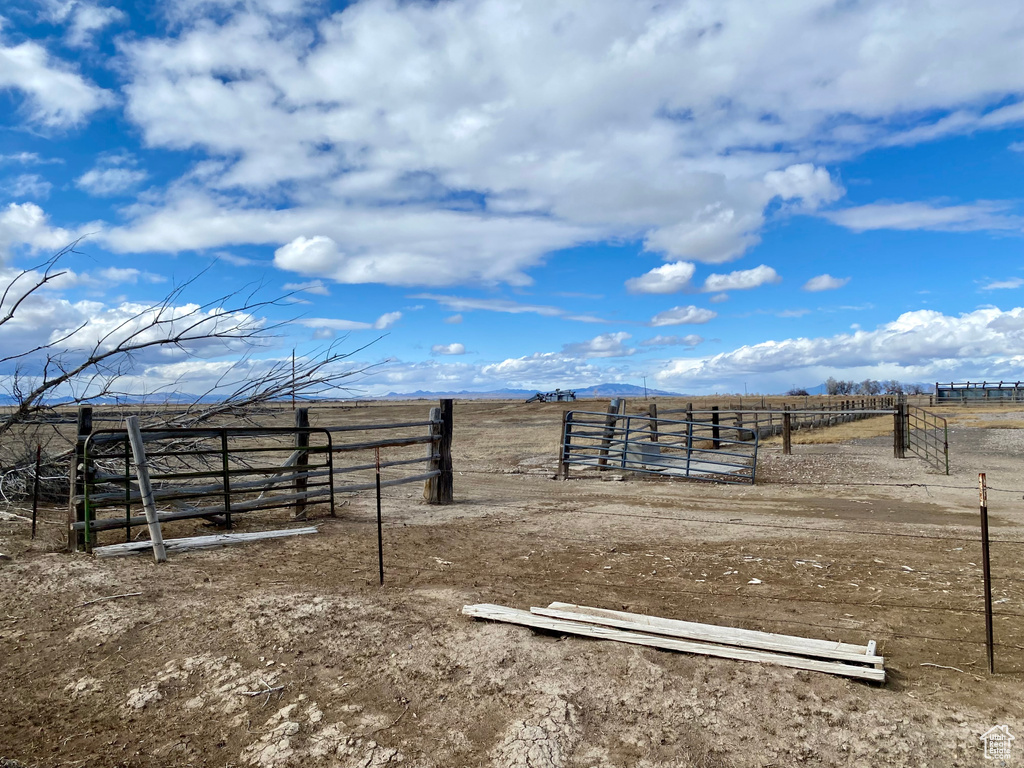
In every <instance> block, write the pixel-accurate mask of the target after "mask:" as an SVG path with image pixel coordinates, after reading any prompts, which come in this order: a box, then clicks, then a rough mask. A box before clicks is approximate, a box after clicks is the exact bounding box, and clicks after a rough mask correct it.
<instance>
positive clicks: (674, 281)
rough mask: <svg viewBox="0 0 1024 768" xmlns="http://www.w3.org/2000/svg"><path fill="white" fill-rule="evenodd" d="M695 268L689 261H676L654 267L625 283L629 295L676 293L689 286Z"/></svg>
mask: <svg viewBox="0 0 1024 768" xmlns="http://www.w3.org/2000/svg"><path fill="white" fill-rule="evenodd" d="M695 271H696V266H695V265H694V264H693V263H692V262H689V261H677V262H674V263H671V264H664V265H662V266H660V267H655V268H654V269H652V270H651V271H650V272H648V273H647V274H645V275H642V276H640V277H631V278H630V279H629V280H627V281H626V290H628V291H629V292H630V293H678V292H679V291H681V290H683V289H685V288H686V287H688V286H689V284H690V279H691V278H692V277H693V273H694V272H695Z"/></svg>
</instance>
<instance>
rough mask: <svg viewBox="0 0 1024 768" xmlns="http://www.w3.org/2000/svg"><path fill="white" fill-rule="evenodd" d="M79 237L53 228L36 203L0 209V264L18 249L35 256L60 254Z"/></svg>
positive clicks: (11, 204) (12, 205) (11, 205)
mask: <svg viewBox="0 0 1024 768" xmlns="http://www.w3.org/2000/svg"><path fill="white" fill-rule="evenodd" d="M77 237H78V236H77V235H75V234H73V233H71V232H69V231H68V230H66V229H63V228H61V227H52V226H50V222H49V217H48V216H47V215H46V213H45V212H44V211H43V209H42V208H40V207H39V206H38V205H36V204H35V203H10V204H9V205H8V206H7V208H3V209H0V260H2V259H6V258H7V257H8V256H9V255H10V254H11V251H12V250H13V249H14V248H15V247H17V246H19V245H27V246H28V247H29V249H30V250H31V251H32V252H34V253H35V252H38V251H45V250H48V251H54V252H56V251H58V250H60V249H61V248H63V247H64V246H66V245H70V244H71V242H72V241H73V240H75V239H76V238H77Z"/></svg>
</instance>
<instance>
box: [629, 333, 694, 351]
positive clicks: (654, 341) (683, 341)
mask: <svg viewBox="0 0 1024 768" xmlns="http://www.w3.org/2000/svg"><path fill="white" fill-rule="evenodd" d="M703 343H704V337H703V336H698V335H697V334H695V333H689V334H687V335H686V336H661V335H658V336H652V337H651V338H649V339H644V340H643V341H641V342H640V346H641V347H690V348H693V347H696V346H697V345H698V344H703Z"/></svg>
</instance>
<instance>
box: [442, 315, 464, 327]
mask: <svg viewBox="0 0 1024 768" xmlns="http://www.w3.org/2000/svg"><path fill="white" fill-rule="evenodd" d="M444 321H445V322H446V323H448V325H458V324H459V323H461V322H462V315H449V316H448V317H446V318H445V319H444Z"/></svg>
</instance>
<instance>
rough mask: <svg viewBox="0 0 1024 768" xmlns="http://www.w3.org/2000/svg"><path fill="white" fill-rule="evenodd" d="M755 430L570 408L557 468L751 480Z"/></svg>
mask: <svg viewBox="0 0 1024 768" xmlns="http://www.w3.org/2000/svg"><path fill="white" fill-rule="evenodd" d="M757 447H758V438H757V432H756V431H754V430H753V429H747V428H744V427H732V426H722V425H719V424H711V423H708V422H700V421H676V420H671V419H659V418H655V417H652V416H650V415H644V416H623V415H618V414H614V413H595V412H589V411H569V412H568V413H566V414H565V421H564V424H563V427H562V444H561V456H560V457H559V462H560V464H559V466H560V472H561V475H562V477H563V478H567V477H568V476H569V468H570V467H571V466H575V467H583V468H597V469H598V470H608V469H624V470H629V471H631V472H643V473H648V474H657V475H665V476H670V477H685V478H691V479H694V480H705V481H711V482H722V483H753V482H754V477H755V471H756V466H757Z"/></svg>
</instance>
